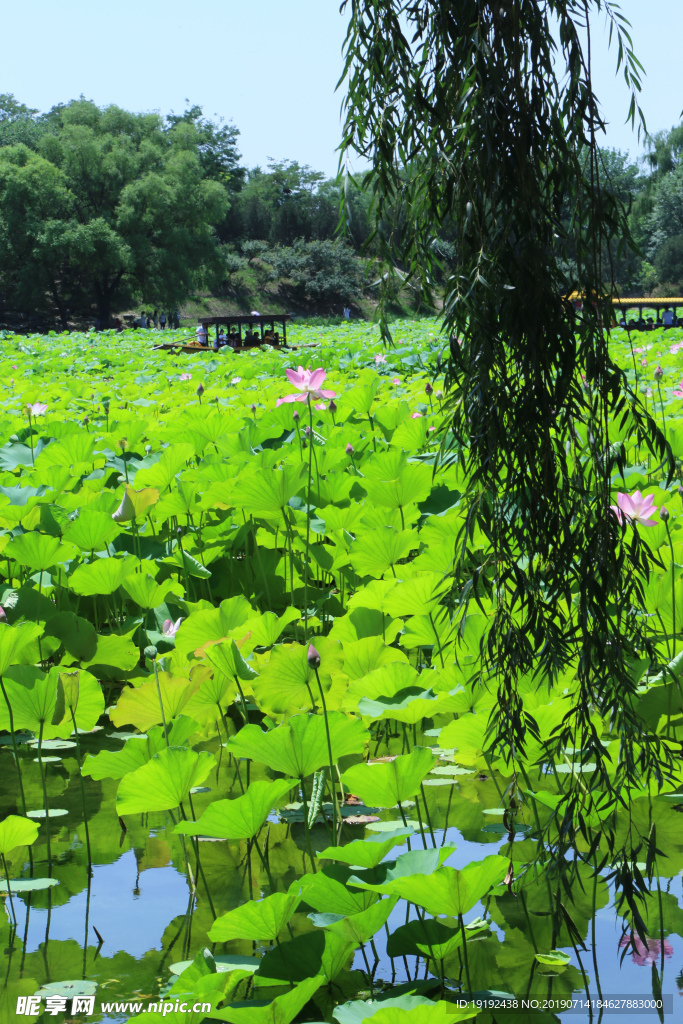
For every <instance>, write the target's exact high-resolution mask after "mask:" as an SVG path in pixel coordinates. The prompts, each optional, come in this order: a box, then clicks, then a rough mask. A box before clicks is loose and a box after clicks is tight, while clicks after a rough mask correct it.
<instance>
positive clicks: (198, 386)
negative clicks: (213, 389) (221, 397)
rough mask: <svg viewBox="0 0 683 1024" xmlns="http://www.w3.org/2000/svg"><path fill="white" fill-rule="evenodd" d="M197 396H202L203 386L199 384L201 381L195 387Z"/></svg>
mask: <svg viewBox="0 0 683 1024" xmlns="http://www.w3.org/2000/svg"><path fill="white" fill-rule="evenodd" d="M197 394H198V395H199V397H200V398H201V397H202V395H203V394H204V385H203V384H202V383H201V381H200V382H199V384H198V385H197Z"/></svg>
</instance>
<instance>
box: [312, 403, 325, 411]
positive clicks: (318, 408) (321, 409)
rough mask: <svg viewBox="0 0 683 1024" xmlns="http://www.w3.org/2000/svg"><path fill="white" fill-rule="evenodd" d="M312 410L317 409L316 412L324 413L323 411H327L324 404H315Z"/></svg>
mask: <svg viewBox="0 0 683 1024" xmlns="http://www.w3.org/2000/svg"><path fill="white" fill-rule="evenodd" d="M314 408H315V409H317V410H318V412H324V411H325V409H327V406H326V405H325V403H324V402H316V403H315V406H314Z"/></svg>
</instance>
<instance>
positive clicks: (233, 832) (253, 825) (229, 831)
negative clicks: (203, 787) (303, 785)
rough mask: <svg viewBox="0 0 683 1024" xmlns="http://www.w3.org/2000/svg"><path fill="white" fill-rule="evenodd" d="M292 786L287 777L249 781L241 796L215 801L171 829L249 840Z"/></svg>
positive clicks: (191, 834) (199, 834) (192, 834)
mask: <svg viewBox="0 0 683 1024" xmlns="http://www.w3.org/2000/svg"><path fill="white" fill-rule="evenodd" d="M205 778H206V776H205ZM294 785H295V783H294V782H292V780H291V779H275V780H274V781H272V782H252V783H251V785H250V786H249V788H248V789H247V791H246V793H245V794H244V795H243V796H238V797H236V798H235V799H234V800H215V801H214V802H213V803H212V804H209V806H208V807H207V809H206V810H205V811H204V813H203V814H202V816H201V818H199V819H198V820H197V821H181V822H179V823H178V824H177V825H176V827H175V831H176V832H178V833H181V834H182V835H190V836H213V837H214V838H216V839H253V837H254V836H255V835H257V834H258V832H259V831H260V829H261V828H262V827H263V825H264V824H265V821H266V818H267V817H268V815H269V814H270V812H271V810H272V809H273V807H277V806H278V804H280V803H282V801H283V800H284V798H285V797H286V796H287V794H288V793H290V792H291V790H292V787H293V786H294Z"/></svg>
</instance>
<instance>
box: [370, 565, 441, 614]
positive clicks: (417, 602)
mask: <svg viewBox="0 0 683 1024" xmlns="http://www.w3.org/2000/svg"><path fill="white" fill-rule="evenodd" d="M451 586H452V580H449V579H444V578H443V577H442V575H441V573H436V572H429V573H424V574H423V575H421V576H414V577H413V578H412V579H410V580H408V582H406V583H399V584H398V586H396V587H394V588H393V590H391V591H390V592H389V593H388V594H387V596H386V598H385V601H384V610H385V611H387V612H388V613H389V614H390V615H395V616H397V617H400V618H405V617H406V616H407V615H429V614H430V613H431V612H433V611H434V610H435V609H436V608H437V607H438V605H439V603H440V602H441V600H442V599H443V597H444V596H445V595H446V594H447V593H448V591H449V590H450V588H451Z"/></svg>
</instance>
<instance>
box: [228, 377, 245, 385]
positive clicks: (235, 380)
mask: <svg viewBox="0 0 683 1024" xmlns="http://www.w3.org/2000/svg"><path fill="white" fill-rule="evenodd" d="M241 380H242V378H241V377H233V378H232V380H231V381H230V383H231V384H239V383H240V381H241Z"/></svg>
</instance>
